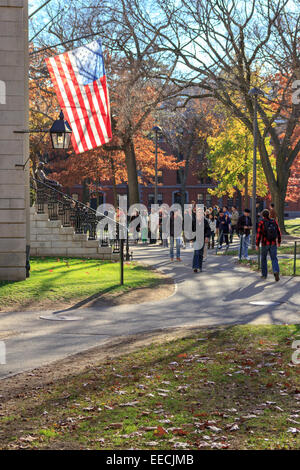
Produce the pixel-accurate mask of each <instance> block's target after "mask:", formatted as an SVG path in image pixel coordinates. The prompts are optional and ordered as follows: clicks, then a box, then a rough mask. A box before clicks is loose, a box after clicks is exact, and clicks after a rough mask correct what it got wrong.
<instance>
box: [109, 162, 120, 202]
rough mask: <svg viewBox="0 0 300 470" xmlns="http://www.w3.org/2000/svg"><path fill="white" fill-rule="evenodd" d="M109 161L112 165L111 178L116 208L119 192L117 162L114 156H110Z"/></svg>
mask: <svg viewBox="0 0 300 470" xmlns="http://www.w3.org/2000/svg"><path fill="white" fill-rule="evenodd" d="M109 163H110V167H111V175H112V176H111V180H112V185H113V195H114V206H115V209H117V207H118V202H119V201H118V192H117V184H116V176H115V163H114V160H113V158H111V157H109Z"/></svg>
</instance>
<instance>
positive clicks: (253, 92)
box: [248, 87, 263, 249]
mask: <svg viewBox="0 0 300 470" xmlns="http://www.w3.org/2000/svg"><path fill="white" fill-rule="evenodd" d="M248 94H249V96H251V97H252V98H253V178H252V179H253V183H252V214H251V218H252V240H251V246H252V248H253V249H255V245H256V161H257V159H256V152H257V136H258V125H257V99H258V96H259V95H263V92H262V91H261V90H260V89H259V88H256V87H254V88H251V90H250V91H249V93H248Z"/></svg>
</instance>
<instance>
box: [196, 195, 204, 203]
mask: <svg viewBox="0 0 300 470" xmlns="http://www.w3.org/2000/svg"><path fill="white" fill-rule="evenodd" d="M197 204H204V195H203V194H202V193H200V194H197Z"/></svg>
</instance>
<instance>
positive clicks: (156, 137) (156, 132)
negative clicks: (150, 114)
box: [152, 126, 161, 204]
mask: <svg viewBox="0 0 300 470" xmlns="http://www.w3.org/2000/svg"><path fill="white" fill-rule="evenodd" d="M152 130H153V132H154V133H155V187H154V204H157V203H158V175H157V150H158V134H160V133H161V128H160V127H159V126H154V127H153V129H152Z"/></svg>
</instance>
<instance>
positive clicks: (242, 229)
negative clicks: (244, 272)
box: [237, 209, 252, 259]
mask: <svg viewBox="0 0 300 470" xmlns="http://www.w3.org/2000/svg"><path fill="white" fill-rule="evenodd" d="M250 213H251V211H250V209H245V210H244V214H243V215H241V217H239V219H238V223H237V230H238V234H239V237H240V247H239V259H242V257H244V259H250V258H249V256H248V247H249V243H250V231H251V229H252V220H251V217H250Z"/></svg>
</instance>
